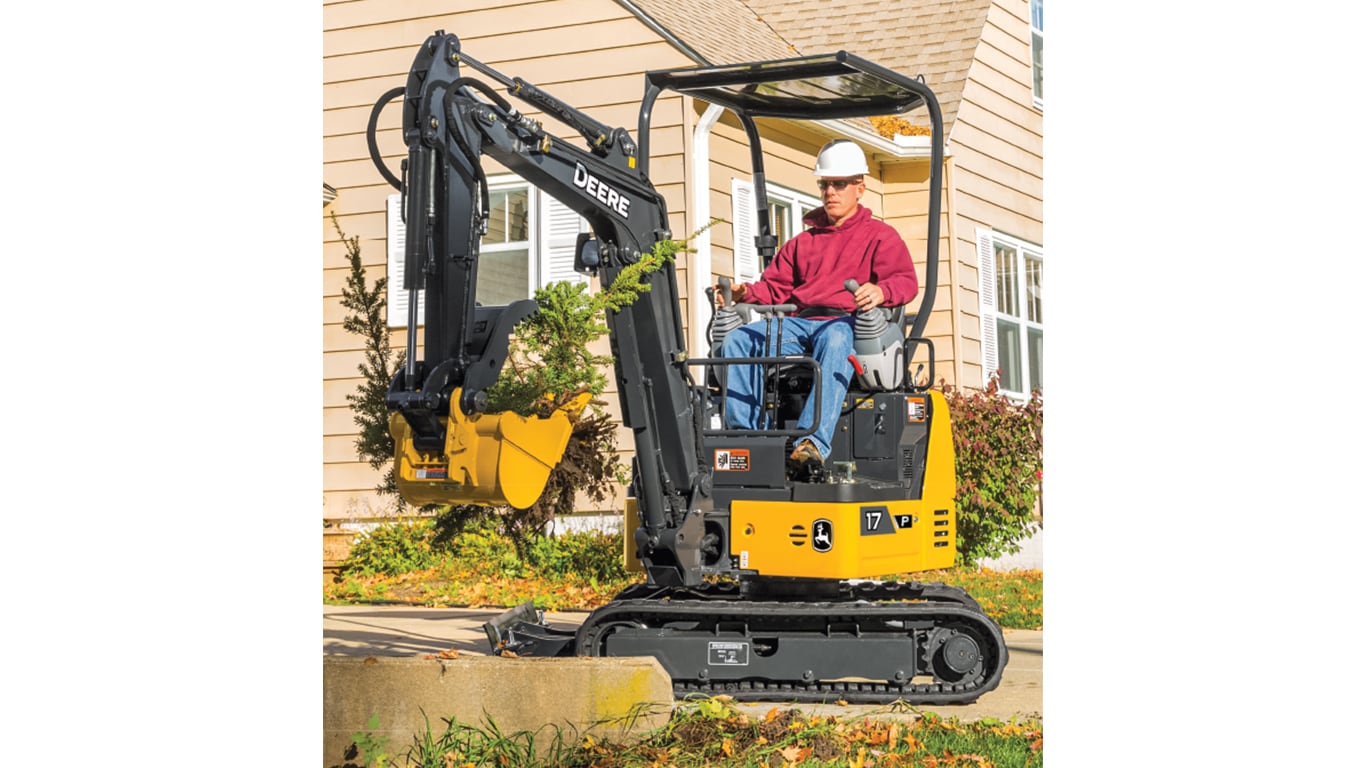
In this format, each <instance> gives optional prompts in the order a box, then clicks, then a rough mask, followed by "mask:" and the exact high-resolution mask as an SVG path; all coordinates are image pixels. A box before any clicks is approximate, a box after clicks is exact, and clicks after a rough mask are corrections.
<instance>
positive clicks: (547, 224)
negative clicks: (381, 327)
mask: <svg viewBox="0 0 1366 768" xmlns="http://www.w3.org/2000/svg"><path fill="white" fill-rule="evenodd" d="M488 189H489V193H490V194H493V193H496V192H507V191H516V190H519V189H525V190H526V192H527V239H526V240H514V241H509V242H499V243H487V242H481V243H480V245H479V252H480V254H484V253H497V252H507V251H516V250H525V251H526V253H527V259H528V264H527V294H526V295H527V298H531V297H533V296H535V293H536V290H537V289H539V288H542V287H544V286H545V285H546V284H548V283H550V282H555V281H561V280H563V281H568V282H586V281H587V280H588V278H587V277H586V276H584V275H581V274H578V273H576V272H574V270H573V264H574V244H575V240H576V235H577V233H578V232H587V231H588V222H587V220H585V219H584V218H583V217H582V216H579V215H578V214H576V213H574V212H573V211H572V210H570V209H569V208H568V206H566V205H564V204H563V203H561V202H560V201H558V200H556V199H555V198H554V197H552V196H550V195H548V194H546V192H545V191H544V190H542V189H540V188H539V187H537V186H535V185H534V184H532V183H531V182H529V181H527V180H526V179H523V178H522V177H520V176H518V175H517V174H515V173H502V174H497V175H494V176H490V177H488ZM566 215H572V216H573V225H572V226H569V227H568V228H567V229H566V227H565V224H566V223H568V222H567V220H565V219H564V217H565V216H566ZM405 235H406V232H405V231H404V227H403V212H402V202H401V195H399V194H398V193H394V194H391V195H389V196H388V198H387V205H386V239H387V242H386V248H387V251H388V256H387V272H386V274H387V275H388V277H389V282H388V286H387V290H386V292H385V294H386V295H385V299H386V303H387V310H386V314H387V318H386V319H387V322H388V325H389V328H391V329H393V328H406V327H407V326H408V309H407V308H408V292H407V291H405V290H403V259H404V253H403V249H404V238H405ZM425 302H426V292H425V291H423V292H422V294H421V295H419V297H418V315H417V316H418V318H419V321H418V323H419V326H420V325H421V323H422V319H423V318H425V317H426V314H425V306H424V304H425Z"/></svg>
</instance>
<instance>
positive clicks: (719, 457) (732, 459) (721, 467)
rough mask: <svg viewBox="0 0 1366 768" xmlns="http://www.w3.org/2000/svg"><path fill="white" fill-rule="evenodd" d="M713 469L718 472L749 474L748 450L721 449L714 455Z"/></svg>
mask: <svg viewBox="0 0 1366 768" xmlns="http://www.w3.org/2000/svg"><path fill="white" fill-rule="evenodd" d="M713 458H714V460H713V461H712V467H713V468H715V469H716V471H717V472H748V471H749V449H748V448H719V449H717V450H716V453H715V454H714V455H713Z"/></svg>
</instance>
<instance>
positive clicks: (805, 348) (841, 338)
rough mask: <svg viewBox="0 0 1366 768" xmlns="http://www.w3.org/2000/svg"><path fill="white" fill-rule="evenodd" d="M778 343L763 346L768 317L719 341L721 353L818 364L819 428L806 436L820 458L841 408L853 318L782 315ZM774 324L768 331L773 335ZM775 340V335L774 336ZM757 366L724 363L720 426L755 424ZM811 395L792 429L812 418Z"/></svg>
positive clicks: (758, 412)
mask: <svg viewBox="0 0 1366 768" xmlns="http://www.w3.org/2000/svg"><path fill="white" fill-rule="evenodd" d="M782 324H783V327H782V336H783V347H782V349H781V350H766V349H765V345H766V343H767V339H766V338H765V328H766V327H767V326H768V321H765V320H759V321H756V322H753V323H750V324H749V325H744V326H741V327H739V328H736V329H735V330H733V331H731V332H730V333H728V334H726V338H725V339H724V340H723V341H722V342H721V356H722V357H765V356H770V355H801V354H809V355H810V356H811V357H813V358H815V360H816V363H817V364H819V365H820V368H821V381H820V386H821V397H820V401H821V403H820V405H821V412H820V417H821V419H820V422H821V423H820V427H819V428H818V429H817V430H816V431H815V432H813V433H812V434H811V436H810V437H806V438H801V439H804V440H810V441H812V442H813V443H815V444H816V448H817V449H819V450H820V452H821V457H822V458H824V457H826V456H829V455H830V438H831V437H832V436H833V435H834V434H835V422H836V421H837V420H838V419H839V415H840V410H841V409H842V408H843V407H844V394H845V392H847V391H848V390H849V379H850V376H851V375H852V374H853V366H852V365H850V363H849V356H850V355H852V354H853V353H854V318H853V316H847V317H837V318H834V319H826V320H808V319H806V318H802V317H784V318H783V319H782ZM777 330H778V329H777V325H776V323H775V324H774V327H773V333H774V334H775V336H776V334H777ZM774 341H776V339H774ZM763 368H764V367H763V366H761V365H728V366H726V426H727V427H729V428H731V429H759V428H760V424H759V419H760V417H761V416H762V415H763ZM815 401H816V398H815V397H814V392H813V396H808V397H807V398H806V403H805V404H804V405H803V406H802V413H801V417H800V418H798V420H797V428H798V429H807V428H809V427H810V426H811V424H812V423H813V422H814V421H815V411H816V402H815Z"/></svg>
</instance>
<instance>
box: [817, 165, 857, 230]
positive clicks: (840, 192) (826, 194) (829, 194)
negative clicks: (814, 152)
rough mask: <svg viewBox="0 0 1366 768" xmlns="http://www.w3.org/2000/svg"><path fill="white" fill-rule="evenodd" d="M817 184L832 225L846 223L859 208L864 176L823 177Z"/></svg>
mask: <svg viewBox="0 0 1366 768" xmlns="http://www.w3.org/2000/svg"><path fill="white" fill-rule="evenodd" d="M816 184H817V185H818V186H819V188H820V190H821V203H823V204H824V206H825V215H826V216H827V217H829V219H830V223H831V224H842V223H844V220H845V219H847V218H849V216H850V215H851V214H852V213H853V212H854V211H855V210H856V209H857V208H858V201H859V198H860V197H861V196H862V195H863V177H862V176H845V177H840V176H822V177H821V179H820V181H818V182H816ZM841 187H843V189H841Z"/></svg>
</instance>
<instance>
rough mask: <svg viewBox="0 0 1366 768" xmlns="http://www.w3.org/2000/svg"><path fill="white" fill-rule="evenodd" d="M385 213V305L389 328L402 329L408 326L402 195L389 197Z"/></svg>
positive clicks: (420, 302)
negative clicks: (386, 274)
mask: <svg viewBox="0 0 1366 768" xmlns="http://www.w3.org/2000/svg"><path fill="white" fill-rule="evenodd" d="M386 213H387V216H386V217H385V218H386V220H387V226H386V228H385V235H386V237H387V239H388V251H389V253H388V260H389V271H388V277H389V283H388V290H387V291H386V292H385V293H386V294H387V295H386V297H385V299H386V301H385V304H386V306H387V307H388V309H389V327H390V328H403V327H404V326H406V325H408V292H407V291H405V290H403V250H404V242H405V235H406V233H407V227H406V226H405V225H404V223H403V195H398V194H394V195H389V199H388V206H387V207H386ZM423 296H424V294H419V296H418V301H417V316H418V317H425V315H424V314H423V310H424V309H425V305H426V302H425V301H424V300H423Z"/></svg>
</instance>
